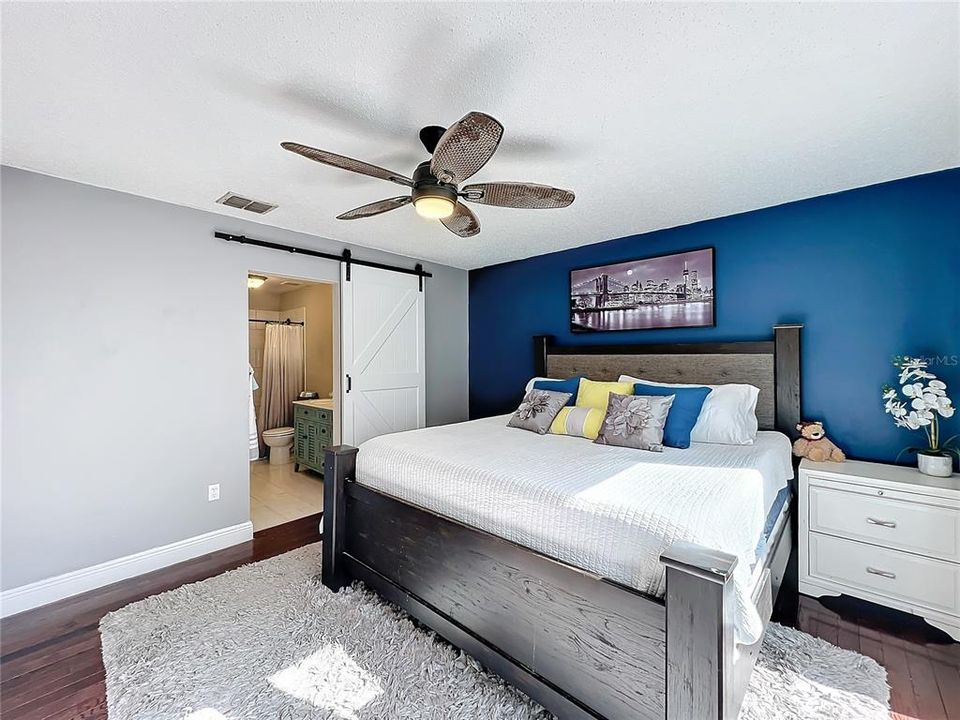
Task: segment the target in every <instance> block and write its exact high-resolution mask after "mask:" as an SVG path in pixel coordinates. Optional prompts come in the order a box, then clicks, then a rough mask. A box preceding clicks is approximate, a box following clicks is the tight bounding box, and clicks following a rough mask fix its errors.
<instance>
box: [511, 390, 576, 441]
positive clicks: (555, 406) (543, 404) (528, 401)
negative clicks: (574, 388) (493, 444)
mask: <svg viewBox="0 0 960 720" xmlns="http://www.w3.org/2000/svg"><path fill="white" fill-rule="evenodd" d="M571 397H573V395H571V394H570V393H565V392H554V391H553V390H536V389H534V390H531V391H530V392H528V393H527V394H526V395H524V396H523V402H522V403H520V407H518V408H517V411H516V412H515V413H514V414H513V417H512V418H510V422H508V423H507V427H515V428H521V429H523V430H532V431H533V432H535V433H540V434H541V435H543V434H545V433H546V432H547V430H549V429H550V423H552V422H553V419H554V418H555V417H556V416H557V413H558V412H560V408H562V407H563V406H564V405H566V404H567V400H569V399H570V398H571Z"/></svg>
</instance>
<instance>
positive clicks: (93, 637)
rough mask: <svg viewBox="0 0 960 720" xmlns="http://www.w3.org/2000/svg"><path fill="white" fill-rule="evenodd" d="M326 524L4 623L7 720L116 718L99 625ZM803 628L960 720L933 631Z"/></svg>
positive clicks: (888, 619)
mask: <svg viewBox="0 0 960 720" xmlns="http://www.w3.org/2000/svg"><path fill="white" fill-rule="evenodd" d="M319 519H320V516H319V515H311V516H309V517H306V518H302V519H300V520H294V521H293V522H290V523H286V524H285V525H279V526H277V527H273V528H269V529H267V530H262V531H260V532H258V533H256V535H254V539H253V540H252V541H251V542H248V543H244V544H243V545H237V546H236V547H232V548H228V549H227V550H222V551H220V552H216V553H211V554H210V555H205V556H203V557H199V558H196V559H194V560H190V561H188V562H185V563H180V564H179V565H174V566H172V567H169V568H165V569H163V570H158V571H157V572H153V573H149V574H147V575H141V576H140V577H137V578H133V579H131V580H126V581H124V582H120V583H116V584H115V585H110V586H107V587H104V588H100V589H98V590H94V591H92V592H89V593H85V594H83V595H78V596H76V597H73V598H69V599H67V600H63V601H61V602H58V603H54V604H52V605H47V606H45V607H42V608H38V609H36V610H31V611H28V612H25V613H21V614H19V615H15V616H13V617H11V618H8V619H6V620H4V621H2V623H0V714H2V716H3V718H4V720H71V719H77V720H79V719H81V718H83V719H84V720H87V719H94V718H106V717H107V704H106V687H105V684H104V671H103V663H102V661H101V657H100V634H99V632H98V629H97V628H98V624H99V622H100V618H102V617H103V616H104V615H105V614H107V613H108V612H111V611H112V610H116V609H117V608H120V607H123V606H124V605H126V604H128V603H131V602H134V601H136V600H140V599H142V598H144V597H147V596H149V595H154V594H156V593H160V592H164V591H165V590H170V589H172V588H175V587H178V586H180V585H183V584H184V583H190V582H196V581H197V580H202V579H204V578H207V577H211V576H213V575H218V574H220V573H222V572H225V571H227V570H231V569H233V568H236V567H239V566H240V565H243V564H245V563H249V562H255V561H257V560H264V559H266V558H268V557H272V556H274V555H279V554H280V553H284V552H287V551H288V550H293V549H295V548H298V547H301V546H303V545H306V544H308V543H312V542H317V541H318V540H319V539H320V536H319V532H318V527H317V525H318V521H319ZM796 624H797V626H798V627H799V628H800V629H801V630H804V631H806V632H808V633H810V634H812V635H816V636H818V637H821V638H823V639H825V640H827V641H829V642H831V643H834V644H836V645H839V646H841V647H845V648H847V649H850V650H856V651H858V652H861V653H863V654H864V655H869V656H870V657H873V658H875V659H876V660H877V661H879V662H880V663H881V664H882V665H884V666H885V667H886V668H887V672H888V674H889V681H890V685H891V688H892V690H891V695H892V697H891V706H892V709H893V711H894V712H893V718H896V720H909V719H911V718H912V719H915V720H960V644H956V643H950V642H949V641H948V640H949V639H948V638H947V637H946V635H944V634H942V633H940V632H939V631H937V630H933V629H932V628H930V627H929V626H927V625H926V624H925V623H923V621H921V620H917V619H916V618H912V617H909V616H907V615H903V614H901V613H895V612H892V611H889V610H885V609H883V608H878V607H876V606H873V605H869V604H866V603H861V602H859V601H855V600H849V599H846V598H836V599H824V600H823V601H817V600H813V599H810V598H801V599H800V603H799V609H798V611H797V622H796Z"/></svg>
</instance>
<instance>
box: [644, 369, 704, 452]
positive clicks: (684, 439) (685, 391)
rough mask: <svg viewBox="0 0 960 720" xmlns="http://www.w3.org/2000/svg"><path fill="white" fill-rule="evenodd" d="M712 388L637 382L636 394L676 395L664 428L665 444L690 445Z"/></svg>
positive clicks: (670, 445) (685, 446)
mask: <svg viewBox="0 0 960 720" xmlns="http://www.w3.org/2000/svg"><path fill="white" fill-rule="evenodd" d="M710 392H711V389H710V388H708V387H676V386H670V385H666V386H661V385H647V384H646V383H635V384H634V386H633V394H634V395H658V396H663V395H675V396H676V397H675V398H674V399H673V405H671V406H670V414H669V415H667V424H666V425H665V426H664V428H663V444H664V445H666V446H667V447H675V448H688V447H690V432H691V431H692V430H693V426H694V425H696V424H697V418H699V417H700V410H701V408H702V407H703V402H704V400H706V399H707V395H709V394H710Z"/></svg>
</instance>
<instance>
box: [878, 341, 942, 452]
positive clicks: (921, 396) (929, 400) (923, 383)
mask: <svg viewBox="0 0 960 720" xmlns="http://www.w3.org/2000/svg"><path fill="white" fill-rule="evenodd" d="M928 365H929V363H928V362H927V361H926V360H924V359H923V358H916V357H906V356H903V357H901V356H897V357H895V358H894V359H893V366H894V367H895V368H897V369H898V370H900V379H899V382H900V391H899V393H898V392H897V389H896V388H895V387H893V386H891V385H884V386H883V388H882V390H883V401H884V406H883V407H884V410H885V411H886V412H887V413H888V414H890V415H892V416H893V421H894V422H895V423H896V425H897V427H902V428H907V429H909V430H923V432H924V433H925V434H926V436H927V447H909V448H906V449H904V451H903V452H919V453H923V454H927V455H947V454H955V455H957V456H958V457H960V448H958V447H957V446H956V441H957V438H960V435H954V436H953V437H950V438H947V439H946V440H941V439H940V418H950V417H953V413H954V410H955V408H954V407H953V402H952V401H951V400H950V398H949V397H947V384H946V383H945V382H943V380H940V379H939V378H937V376H936V375H934V374H933V373H932V372H930V371H929V370H928V369H927V367H928ZM901 394H902V396H903V397H901ZM901 454H902V453H901Z"/></svg>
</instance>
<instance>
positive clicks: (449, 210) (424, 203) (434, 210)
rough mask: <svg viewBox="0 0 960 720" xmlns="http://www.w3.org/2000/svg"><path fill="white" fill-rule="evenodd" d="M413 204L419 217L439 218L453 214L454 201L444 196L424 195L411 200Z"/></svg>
mask: <svg viewBox="0 0 960 720" xmlns="http://www.w3.org/2000/svg"><path fill="white" fill-rule="evenodd" d="M413 206H414V207H415V208H416V210H417V214H418V215H420V217H425V218H430V219H431V220H439V219H441V218H445V217H450V216H451V215H452V214H453V208H454V203H453V201H452V200H449V199H447V198H445V197H437V196H435V195H426V196H424V197H420V198H417V199H416V200H414V201H413Z"/></svg>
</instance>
